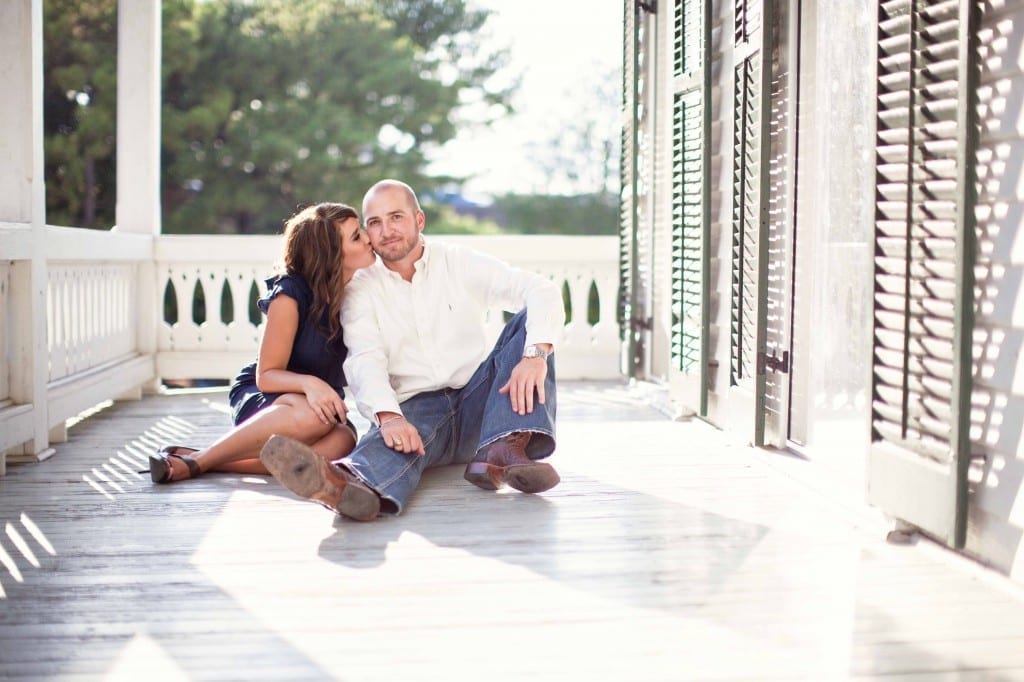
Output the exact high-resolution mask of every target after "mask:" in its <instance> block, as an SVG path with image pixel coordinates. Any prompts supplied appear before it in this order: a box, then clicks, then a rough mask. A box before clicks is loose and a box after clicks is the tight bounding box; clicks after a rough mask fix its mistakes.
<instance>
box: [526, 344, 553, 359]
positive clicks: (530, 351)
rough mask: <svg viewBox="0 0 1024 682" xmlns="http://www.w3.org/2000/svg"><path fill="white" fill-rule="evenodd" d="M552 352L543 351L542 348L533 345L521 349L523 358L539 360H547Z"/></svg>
mask: <svg viewBox="0 0 1024 682" xmlns="http://www.w3.org/2000/svg"><path fill="white" fill-rule="evenodd" d="M553 352H554V351H550V350H544V349H543V348H541V347H540V346H537V345H535V344H530V345H529V346H527V347H526V348H524V349H523V357H524V358H540V359H541V360H547V359H548V356H549V355H551V353H553Z"/></svg>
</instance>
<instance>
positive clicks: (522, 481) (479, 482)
mask: <svg viewBox="0 0 1024 682" xmlns="http://www.w3.org/2000/svg"><path fill="white" fill-rule="evenodd" d="M463 478H465V479H466V480H467V481H469V482H470V483H472V484H473V485H475V486H477V487H478V488H483V489H484V490H497V489H498V488H500V487H501V486H502V484H508V485H509V486H510V487H512V488H514V489H516V490H518V491H519V492H523V493H542V492H544V491H545V490H550V489H551V488H554V487H555V486H556V485H558V483H559V482H560V481H561V480H562V479H561V478H560V477H559V475H558V472H557V471H555V468H554V467H553V466H551V465H550V464H547V463H546V462H531V463H530V464H514V465H512V466H508V467H499V466H495V465H493V464H488V463H487V462H470V463H469V464H468V465H467V466H466V473H465V474H463Z"/></svg>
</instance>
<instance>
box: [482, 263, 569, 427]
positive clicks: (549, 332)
mask: <svg viewBox="0 0 1024 682" xmlns="http://www.w3.org/2000/svg"><path fill="white" fill-rule="evenodd" d="M464 268H465V269H464V272H465V273H466V276H467V277H468V278H469V279H470V280H471V286H473V287H480V288H479V289H476V288H473V289H470V290H476V291H485V292H487V297H488V301H487V302H488V304H489V305H490V306H501V307H503V308H504V309H506V310H511V311H518V310H521V309H523V308H525V309H526V343H525V344H524V351H525V349H527V348H529V349H531V351H534V352H535V354H534V355H533V356H532V357H523V359H522V360H520V362H519V363H518V364H517V365H516V366H515V367H514V368H513V370H512V375H511V377H510V378H509V381H508V382H507V383H506V384H505V385H504V386H502V387H501V388H500V389H499V392H500V393H502V394H507V395H508V396H509V399H510V401H511V403H512V410H513V411H514V412H516V413H518V414H527V413H530V412H533V407H534V395H536V397H537V401H538V402H539V403H540V404H542V405H543V404H544V401H545V399H546V396H545V394H544V380H545V379H546V378H547V372H548V364H547V357H548V356H549V355H551V353H553V352H554V348H555V343H556V342H557V341H558V340H559V339H560V338H561V335H562V331H563V329H564V327H565V306H564V304H563V303H562V292H561V290H560V289H559V288H558V286H557V285H556V284H555V283H554V282H552V281H550V280H548V279H545V278H544V277H541V276H540V275H537V274H535V273H532V272H527V271H525V270H521V269H519V268H513V267H512V266H510V265H509V264H507V263H505V262H503V261H500V260H498V259H496V258H492V257H490V256H486V255H484V254H476V253H472V252H470V253H469V254H467V258H466V262H465V263H464Z"/></svg>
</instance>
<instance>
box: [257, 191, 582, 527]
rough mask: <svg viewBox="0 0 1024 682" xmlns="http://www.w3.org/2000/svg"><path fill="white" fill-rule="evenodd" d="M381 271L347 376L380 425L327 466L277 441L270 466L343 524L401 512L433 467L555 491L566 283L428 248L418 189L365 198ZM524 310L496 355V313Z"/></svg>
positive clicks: (353, 322) (349, 338)
mask: <svg viewBox="0 0 1024 682" xmlns="http://www.w3.org/2000/svg"><path fill="white" fill-rule="evenodd" d="M363 220H364V224H365V225H366V231H367V234H368V236H369V238H370V243H371V244H372V245H373V248H374V251H376V252H377V255H378V256H379V257H380V258H379V260H378V261H377V263H375V264H374V265H372V266H370V267H368V268H364V269H363V270H361V271H360V272H359V274H358V275H357V276H356V277H354V278H353V279H352V281H351V282H350V283H349V285H348V286H347V287H346V289H345V299H344V303H343V307H342V327H343V329H344V335H345V344H346V346H347V347H348V358H347V359H346V360H345V364H344V369H345V376H346V377H347V379H348V382H349V386H350V387H351V390H352V394H353V395H354V396H355V400H356V405H357V406H358V408H359V411H360V412H361V413H362V414H363V415H364V416H365V417H366V418H367V419H369V420H370V421H371V423H372V424H373V425H374V428H372V429H371V430H370V432H369V433H367V434H366V435H365V436H364V437H363V439H362V440H361V441H360V443H359V445H358V446H357V447H356V449H355V450H354V451H353V452H352V453H351V454H350V455H348V456H347V457H344V458H342V459H339V460H337V461H335V462H334V463H328V462H326V461H325V460H323V459H322V458H320V457H318V456H317V455H316V454H315V453H313V451H312V450H310V449H309V448H307V447H305V446H304V445H302V444H301V443H298V442H296V441H291V440H289V439H286V438H278V437H275V438H272V439H271V440H270V441H269V442H268V443H267V445H266V447H265V448H264V449H263V452H262V454H261V459H262V460H263V463H264V464H265V465H266V467H267V469H269V470H270V472H271V473H272V474H273V475H274V476H275V477H276V478H277V479H278V480H279V481H281V483H282V484H284V485H285V486H286V487H287V488H288V489H290V490H291V491H293V492H295V493H296V494H298V495H301V496H303V497H307V498H309V499H311V500H313V501H316V502H319V503H320V504H322V505H324V506H326V507H328V508H330V509H332V510H334V511H335V512H337V513H340V514H342V515H344V516H347V517H350V518H353V519H357V520H362V521H369V520H371V519H373V518H375V517H376V516H377V515H378V514H379V513H380V511H381V510H382V509H383V510H385V511H390V512H393V513H396V514H398V513H401V511H402V510H403V508H404V507H405V504H406V502H407V500H408V499H409V496H410V495H411V494H412V492H413V491H414V490H415V489H416V486H417V484H418V483H419V480H420V476H421V474H422V472H423V471H424V470H425V469H426V468H428V467H432V466H440V465H446V464H454V463H468V464H467V466H466V471H465V478H466V480H468V481H469V482H471V483H473V484H474V485H477V486H479V487H481V488H484V489H486V490H497V489H498V488H499V487H501V486H502V485H505V484H507V485H509V486H511V487H512V488H515V489H516V490H520V491H522V492H526V493H538V492H542V491H544V490H548V489H550V488H552V487H553V486H555V485H556V484H557V483H558V482H559V476H558V473H557V472H556V471H555V469H554V468H553V467H552V466H551V465H550V464H547V463H545V462H539V461H537V460H540V459H543V458H545V457H547V456H548V455H550V454H551V452H552V451H554V449H555V438H554V419H555V374H554V360H553V357H552V352H553V351H554V343H555V341H556V339H557V338H558V337H559V335H560V334H561V332H562V328H563V326H564V324H565V312H564V307H563V304H562V296H561V292H560V291H559V288H558V287H557V286H556V285H555V284H554V283H552V282H550V281H548V280H546V279H544V278H543V277H540V276H539V275H536V274H533V273H528V272H525V271H522V270H518V269H515V268H512V267H510V266H509V265H507V264H506V263H503V262H502V261H500V260H498V259H495V258H492V257H490V256H487V255H484V254H481V253H477V252H475V251H473V250H470V249H466V248H462V247H457V246H453V245H446V244H441V243H436V242H433V241H430V242H427V240H425V239H424V237H423V234H422V233H423V229H424V226H425V217H424V215H423V211H421V210H420V206H419V201H418V200H417V199H416V194H415V193H414V192H413V190H412V188H410V187H409V186H408V185H406V184H405V183H402V182H399V181H397V180H382V181H380V182H378V183H377V184H375V185H374V186H373V187H371V188H370V189H369V191H368V192H367V193H366V196H365V197H364V198H363ZM495 308H504V309H505V310H510V311H519V312H518V313H517V314H516V315H515V316H514V317H513V318H512V319H511V320H510V321H509V322H508V323H507V324H506V325H505V328H504V330H503V331H502V333H501V335H500V337H499V338H498V341H497V343H496V344H495V345H494V347H493V349H491V348H488V347H487V342H486V337H485V329H484V322H485V316H486V314H487V311H488V310H493V309H495Z"/></svg>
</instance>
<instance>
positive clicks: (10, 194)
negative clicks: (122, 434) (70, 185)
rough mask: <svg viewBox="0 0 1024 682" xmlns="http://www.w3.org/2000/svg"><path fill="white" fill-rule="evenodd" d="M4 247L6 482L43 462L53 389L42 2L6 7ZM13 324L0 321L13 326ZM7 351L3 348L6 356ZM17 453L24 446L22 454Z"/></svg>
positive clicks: (2, 53)
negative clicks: (11, 460) (11, 468)
mask: <svg viewBox="0 0 1024 682" xmlns="http://www.w3.org/2000/svg"><path fill="white" fill-rule="evenodd" d="M0 83H3V84H4V86H5V87H6V89H7V93H8V96H6V97H4V98H3V99H2V100H0V231H2V234H0V245H2V246H3V247H4V248H3V255H2V257H3V258H4V259H9V260H11V261H13V266H12V268H11V286H10V299H9V301H10V322H11V324H10V328H9V329H6V330H5V331H4V332H3V333H0V339H2V340H3V341H4V342H6V343H7V344H8V346H7V348H6V351H7V352H8V353H9V356H8V357H9V358H10V365H9V380H10V383H9V387H10V396H9V398H10V401H11V403H13V405H12V406H10V407H8V408H7V409H4V410H0V431H4V432H5V433H4V435H3V436H2V437H0V474H2V473H3V472H4V467H5V464H6V461H5V455H6V453H7V451H9V450H10V451H12V453H14V454H19V455H27V456H29V457H30V458H32V459H44V458H46V457H48V456H49V455H50V454H52V453H53V451H52V450H50V449H49V441H48V437H47V431H48V429H47V402H46V384H47V381H48V378H49V377H48V374H49V369H48V357H47V354H48V347H47V338H46V286H47V273H46V244H45V241H44V233H43V228H44V226H45V223H46V194H45V192H46V189H45V181H44V177H43V174H44V165H43V2H42V0H7V1H6V2H3V3H0ZM6 322H7V321H6V320H0V323H3V324H4V325H5V326H6ZM3 350H5V349H3V348H0V351H3ZM14 446H17V447H16V448H15V447H14Z"/></svg>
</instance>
